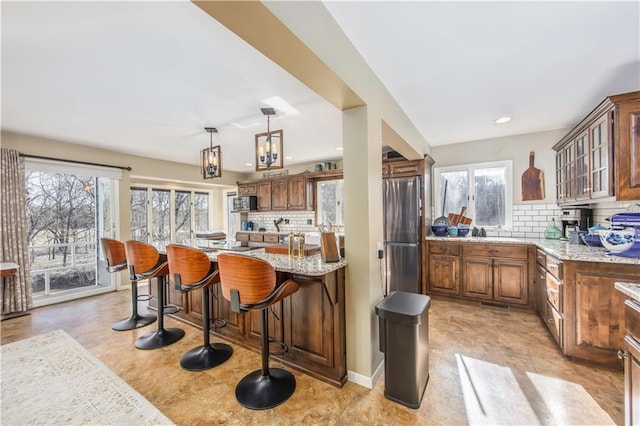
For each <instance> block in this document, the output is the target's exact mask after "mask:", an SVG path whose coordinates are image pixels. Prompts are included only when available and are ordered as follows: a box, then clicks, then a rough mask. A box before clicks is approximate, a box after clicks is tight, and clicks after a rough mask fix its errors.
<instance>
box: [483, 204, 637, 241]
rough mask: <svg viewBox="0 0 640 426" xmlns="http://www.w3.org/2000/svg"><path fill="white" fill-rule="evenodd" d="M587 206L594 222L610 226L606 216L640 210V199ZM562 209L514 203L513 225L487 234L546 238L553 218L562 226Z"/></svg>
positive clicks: (555, 205) (489, 231) (548, 205)
mask: <svg viewBox="0 0 640 426" xmlns="http://www.w3.org/2000/svg"><path fill="white" fill-rule="evenodd" d="M587 207H588V208H591V209H592V210H593V212H592V214H593V224H596V223H599V224H601V225H603V226H606V227H608V226H609V222H607V220H606V218H608V217H610V216H611V215H613V214H616V213H620V212H625V211H628V210H630V209H631V210H633V211H640V201H608V202H600V203H594V204H591V205H589V206H587ZM567 208H571V207H567ZM561 210H562V209H561V208H560V207H559V206H558V205H557V204H514V205H513V223H512V227H511V228H510V229H487V230H486V231H487V236H489V237H513V238H518V237H527V238H544V230H545V229H546V227H547V225H548V223H549V222H550V221H551V219H552V218H553V219H555V221H556V226H557V227H558V228H561V222H560V215H561ZM472 226H473V224H472Z"/></svg>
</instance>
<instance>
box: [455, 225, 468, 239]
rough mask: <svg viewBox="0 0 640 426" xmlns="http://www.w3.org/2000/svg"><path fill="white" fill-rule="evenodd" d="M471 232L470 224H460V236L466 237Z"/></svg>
mask: <svg viewBox="0 0 640 426" xmlns="http://www.w3.org/2000/svg"><path fill="white" fill-rule="evenodd" d="M468 233H469V226H468V225H458V237H466V236H467V234H468Z"/></svg>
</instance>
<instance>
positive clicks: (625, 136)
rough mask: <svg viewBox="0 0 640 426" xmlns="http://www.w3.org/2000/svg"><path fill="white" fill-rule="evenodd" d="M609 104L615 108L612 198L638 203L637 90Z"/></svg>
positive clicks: (639, 135) (639, 94)
mask: <svg viewBox="0 0 640 426" xmlns="http://www.w3.org/2000/svg"><path fill="white" fill-rule="evenodd" d="M611 101H612V102H613V103H614V104H615V105H616V127H615V130H616V132H617V135H616V167H617V169H616V191H617V192H616V198H617V199H618V200H640V91H639V92H632V93H626V94H624V95H618V96H612V97H611Z"/></svg>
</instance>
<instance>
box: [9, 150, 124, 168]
mask: <svg viewBox="0 0 640 426" xmlns="http://www.w3.org/2000/svg"><path fill="white" fill-rule="evenodd" d="M20 156H21V157H28V158H36V159H38V160H53V161H62V162H65V163H75V164H84V165H87V166H98V167H111V168H112V169H120V170H127V171H129V172H130V171H131V167H127V166H112V165H110V164H100V163H90V162H88V161H77V160H63V159H62V158H53V157H43V156H40V155H31V154H20Z"/></svg>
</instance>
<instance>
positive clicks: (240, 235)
mask: <svg viewBox="0 0 640 426" xmlns="http://www.w3.org/2000/svg"><path fill="white" fill-rule="evenodd" d="M236 241H249V234H248V233H246V232H236Z"/></svg>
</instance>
